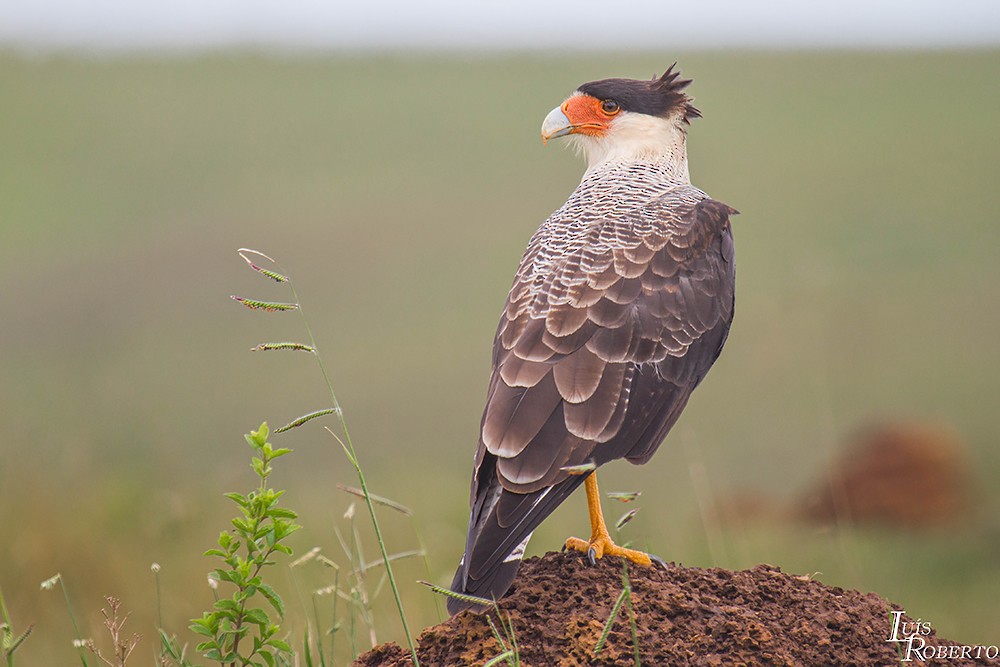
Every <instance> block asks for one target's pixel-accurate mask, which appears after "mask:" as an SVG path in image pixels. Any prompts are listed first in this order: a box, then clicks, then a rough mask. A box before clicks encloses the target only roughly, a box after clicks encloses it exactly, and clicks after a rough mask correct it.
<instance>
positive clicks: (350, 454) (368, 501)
mask: <svg viewBox="0 0 1000 667" xmlns="http://www.w3.org/2000/svg"><path fill="white" fill-rule="evenodd" d="M249 253H253V254H254V255H257V256H259V257H263V258H265V259H267V260H269V261H271V262H273V261H274V260H271V258H270V257H267V256H266V255H264V254H263V253H260V252H257V251H255V250H250V249H247V248H242V249H240V251H239V254H240V256H241V257H242V258H243V259H244V260H245V261H246V262H247V264H249V265H250V268H252V269H253V270H255V271H258V272H259V273H261V274H262V275H264V276H266V277H268V278H271V279H272V280H275V281H277V282H283V283H286V284H287V285H288V288H289V290H290V291H291V293H292V298H293V300H294V305H295V308H294V309H295V310H298V312H299V315H300V316H301V317H302V324H303V326H304V328H305V331H306V335H307V336H308V337H309V347H310V348H311V349H312V351H313V355H314V356H315V357H316V363H317V365H318V366H319V369H320V373H321V374H322V375H323V381H324V383H325V384H326V388H327V390H328V391H329V394H330V403H331V405H332V406H333V410H334V411H335V412H336V414H337V417H338V418H339V420H340V428H341V432H342V433H343V435H344V437H343V439H341V438H339V437H338V436H337V435H336V434H335V433H333V432H332V431H330V433H331V434H332V435H333V436H334V437H335V438H336V439H337V441H338V442H339V443H340V445H341V447H343V449H344V453H345V454H346V455H347V459H348V460H349V461H350V463H351V465H352V466H353V467H354V471H355V473H356V474H357V476H358V484H359V485H360V487H361V491H362V493H363V494H364V499H365V507H366V508H367V509H368V516H369V518H370V519H371V522H372V528H373V529H374V531H375V539H376V540H377V541H378V546H379V551H380V552H381V556H382V560H383V562H384V563H385V570H386V574H387V576H388V578H389V586H390V588H391V589H392V596H393V600H394V601H395V603H396V610H397V611H398V612H399V620H400V622H401V623H402V625H403V633H404V634H405V635H406V642H407V644H408V645H409V648H410V655H411V657H412V658H413V665H414V667H420V661H419V659H418V658H417V648H416V645H415V644H414V643H413V634H412V633H411V632H410V626H409V624H408V623H407V621H406V612H405V611H404V609H403V600H402V597H401V596H400V594H399V586H398V585H397V584H396V577H395V576H394V575H393V572H392V565H391V564H390V562H389V552H388V550H387V549H386V546H385V538H384V536H383V535H382V529H381V527H380V526H379V523H378V517H377V515H376V514H375V505H374V503H373V502H372V497H371V494H370V492H369V490H368V481H367V480H366V479H365V475H364V471H362V469H361V464H360V462H359V461H358V454H357V451H356V450H355V448H354V441H353V440H352V439H351V432H350V430H349V429H348V428H347V420H346V419H345V417H344V411H343V410H342V409H341V406H340V401H339V400H337V393H336V391H335V390H334V388H333V381H332V380H331V379H330V374H329V372H328V371H327V369H326V364H325V363H324V362H323V357H322V355H321V354H320V351H319V346H318V345H316V337H315V336H314V335H313V332H312V327H311V326H310V325H309V318H308V317H306V313H305V309H304V308H302V302H301V300H300V299H299V295H298V291H297V290H296V289H295V285H294V284H293V283H292V282H291V281H290V280H289V279H288V277H287V275H283V274H277V273H274V272H272V271H268V270H266V269H262V268H261V267H259V266H257V265H256V264H254V263H253V261H251V260H250V259H249V258H248V257H247V254H249ZM275 265H276V266H277V263H275ZM278 268H279V269H280V268H281V267H280V266H279V267H278ZM243 303H244V305H250V304H247V302H246V300H244V301H243ZM257 305H258V304H257V302H254V304H253V305H251V307H253V306H257ZM267 305H271V304H264V306H267ZM277 305H281V306H284V305H285V304H277ZM264 306H260V307H264ZM265 309H266V308H265ZM281 309H284V308H281ZM289 309H291V308H289ZM362 562H364V561H362Z"/></svg>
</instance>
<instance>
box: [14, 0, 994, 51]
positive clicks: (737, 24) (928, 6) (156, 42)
mask: <svg viewBox="0 0 1000 667" xmlns="http://www.w3.org/2000/svg"><path fill="white" fill-rule="evenodd" d="M998 44H1000V0H951V1H946V0H835V1H831V0H742V1H741V0H685V1H683V2H666V1H664V0H617V1H616V0H603V1H601V2H598V1H595V0H575V1H570V0H423V1H421V2H405V1H401V0H366V1H364V2H356V1H351V2H347V1H344V0H169V1H166V0H0V45H6V46H8V47H14V48H21V49H28V50H42V51H44V50H51V49H56V50H58V49H66V48H69V49H79V48H83V49H98V50H120V49H124V50H149V49H154V50H173V49H176V50H183V51H186V50H190V49H214V48H218V47H226V46H247V45H251V46H261V47H265V48H267V47H273V48H276V49H291V50H296V49H331V50H340V49H376V50H387V49H388V50H395V49H410V48H419V49H432V50H448V49H456V50H464V49H483V50H508V49H577V50H590V49H596V50H616V51H625V50H629V49H633V48H654V49H655V48H698V47H705V48H725V47H758V48H769V47H775V48H787V47H793V48H799V47H863V48H924V47H956V46H958V47H962V46H973V47H974V46H995V45H998Z"/></svg>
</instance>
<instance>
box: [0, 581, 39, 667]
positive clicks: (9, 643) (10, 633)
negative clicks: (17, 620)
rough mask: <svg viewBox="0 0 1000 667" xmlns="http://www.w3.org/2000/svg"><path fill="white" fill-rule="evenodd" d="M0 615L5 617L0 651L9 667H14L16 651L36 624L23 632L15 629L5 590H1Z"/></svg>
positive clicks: (0, 624) (2, 625)
mask: <svg viewBox="0 0 1000 667" xmlns="http://www.w3.org/2000/svg"><path fill="white" fill-rule="evenodd" d="M0 616H2V617H3V623H0V651H2V652H3V657H4V661H5V662H6V663H7V667H14V651H16V650H17V649H18V647H20V646H21V644H23V643H24V640H25V639H27V638H28V635H30V634H31V630H32V629H33V628H34V627H35V626H34V625H29V626H28V628H27V629H26V630H23V631H22V632H17V631H16V630H14V622H13V621H12V620H10V614H9V613H7V603H6V602H5V601H4V599H3V591H0Z"/></svg>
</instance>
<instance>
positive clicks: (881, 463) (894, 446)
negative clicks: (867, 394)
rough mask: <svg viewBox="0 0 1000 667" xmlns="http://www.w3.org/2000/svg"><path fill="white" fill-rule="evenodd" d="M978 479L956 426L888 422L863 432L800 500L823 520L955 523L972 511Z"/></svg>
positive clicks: (808, 513) (913, 525) (916, 525)
mask: <svg viewBox="0 0 1000 667" xmlns="http://www.w3.org/2000/svg"><path fill="white" fill-rule="evenodd" d="M971 478H972V475H971V474H970V465H969V463H968V460H967V455H966V451H965V448H964V447H963V446H962V444H961V442H960V441H959V440H958V438H957V436H956V435H955V434H954V433H952V432H951V431H950V430H948V429H946V428H943V427H940V426H934V425H930V424H921V423H905V422H903V423H889V424H882V425H879V426H874V427H871V428H869V429H866V430H865V431H862V432H861V433H859V434H858V435H857V436H856V437H855V438H854V441H853V442H852V443H851V445H850V447H848V449H847V450H846V451H845V452H844V453H843V454H842V455H841V456H840V458H839V460H837V461H835V462H834V463H833V464H832V465H831V468H830V470H829V472H828V474H827V475H825V476H824V479H823V480H822V481H821V482H820V483H818V484H817V485H816V487H815V489H813V490H811V491H810V492H809V493H807V494H806V497H805V501H804V502H801V503H797V506H799V507H803V508H804V510H803V511H802V512H801V514H802V518H805V519H808V520H811V521H814V522H818V523H828V524H834V523H839V522H843V521H853V522H856V523H875V524H881V525H886V526H893V527H901V528H910V529H920V528H932V527H939V526H951V525H954V523H955V522H956V521H961V520H962V519H963V518H968V517H969V515H970V512H971V509H970V507H971V501H970V498H969V489H970V487H971V486H972V484H971Z"/></svg>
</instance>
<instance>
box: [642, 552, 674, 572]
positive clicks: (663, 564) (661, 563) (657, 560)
mask: <svg viewBox="0 0 1000 667" xmlns="http://www.w3.org/2000/svg"><path fill="white" fill-rule="evenodd" d="M646 555H647V556H649V560H651V561H653V562H654V563H656V564H657V565H659V566H660V567H662V568H663V569H664V570H667V569H669V568H668V567H667V563H666V561H664V560H663V559H662V558H660V557H659V556H654V555H653V554H646Z"/></svg>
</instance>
